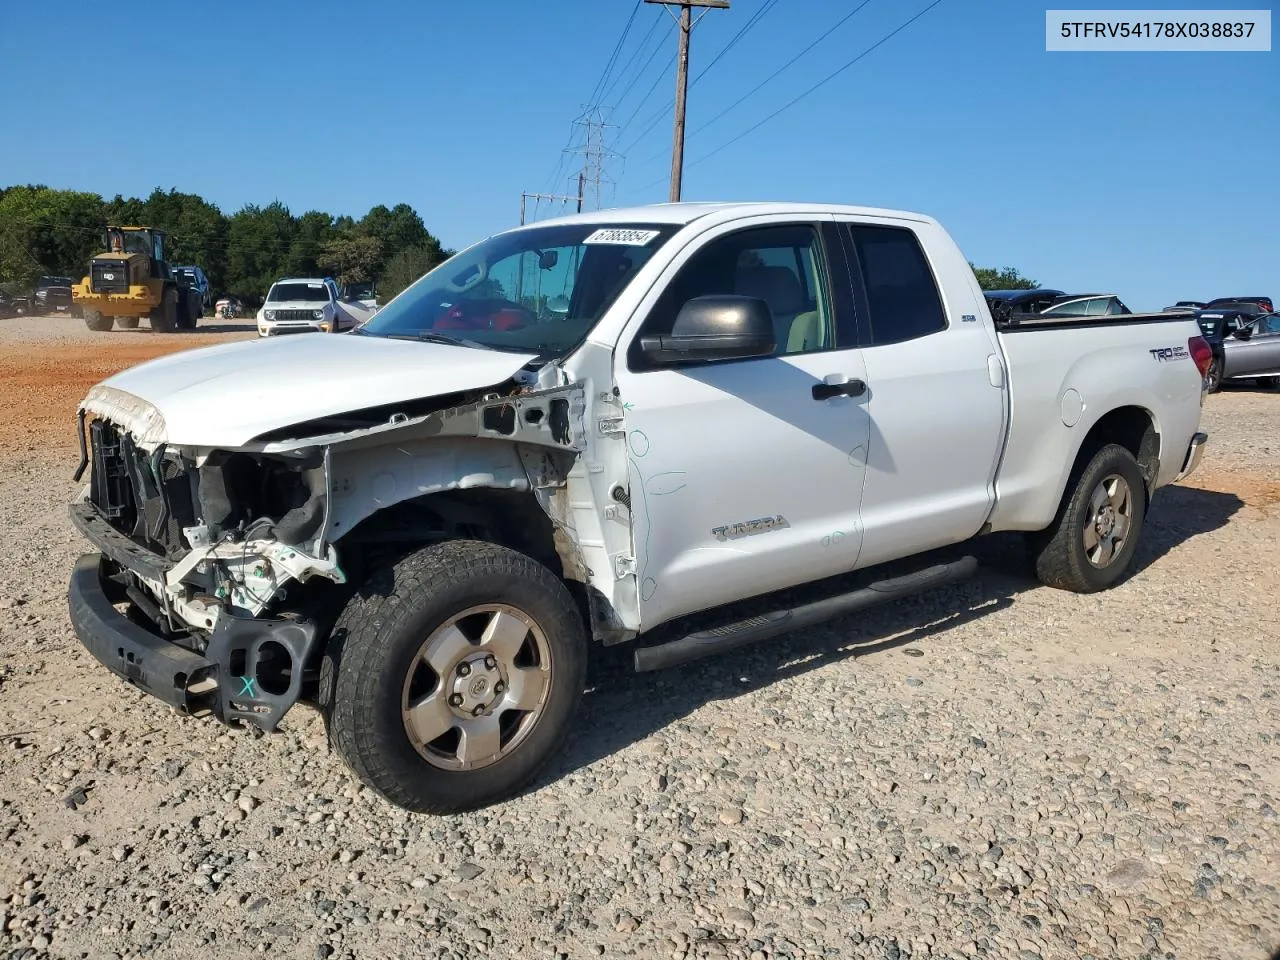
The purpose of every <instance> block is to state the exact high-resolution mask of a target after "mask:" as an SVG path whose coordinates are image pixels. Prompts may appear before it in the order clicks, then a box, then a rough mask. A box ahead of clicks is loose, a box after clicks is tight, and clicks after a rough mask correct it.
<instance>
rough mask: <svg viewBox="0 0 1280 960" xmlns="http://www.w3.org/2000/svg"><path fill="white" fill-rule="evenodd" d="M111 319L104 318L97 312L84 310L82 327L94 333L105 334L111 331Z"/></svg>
mask: <svg viewBox="0 0 1280 960" xmlns="http://www.w3.org/2000/svg"><path fill="white" fill-rule="evenodd" d="M112 322H113V321H112V318H111V317H104V316H103V315H102V314H100V313H99V312H98V311H97V310H86V311H85V312H84V325H85V326H86V327H88V328H89V329H90V330H92V331H93V332H94V333H106V332H107V331H108V330H110V329H111V325H112Z"/></svg>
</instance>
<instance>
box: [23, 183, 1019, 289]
mask: <svg viewBox="0 0 1280 960" xmlns="http://www.w3.org/2000/svg"><path fill="white" fill-rule="evenodd" d="M108 223H111V224H117V225H122V226H150V227H158V228H160V229H162V230H164V231H165V232H166V234H167V236H166V243H167V250H166V255H167V256H168V258H169V262H170V263H172V264H197V265H199V266H200V267H202V268H203V269H204V272H205V273H206V274H207V275H208V277H209V283H210V287H211V291H212V293H213V294H214V295H215V296H223V295H227V294H231V295H234V296H238V297H240V298H241V299H242V300H244V301H245V302H246V303H248V304H252V305H256V304H257V303H258V302H260V301H261V299H262V298H263V297H264V296H265V295H266V292H267V289H268V288H269V287H270V286H271V284H272V283H273V282H275V281H276V280H278V279H279V278H280V277H284V276H332V277H333V278H334V279H335V280H337V281H338V282H339V283H341V284H346V283H361V282H367V281H370V280H373V281H376V282H377V284H378V295H379V298H380V299H381V300H382V302H383V303H386V302H387V301H388V300H389V299H391V297H393V296H395V295H396V294H397V293H399V292H400V291H401V290H403V289H404V288H405V287H407V286H408V285H409V284H411V283H412V282H413V281H415V280H416V279H418V277H420V276H422V275H423V274H424V273H426V272H427V271H428V270H430V269H431V268H432V267H434V266H436V265H437V264H439V263H442V262H443V261H444V260H446V259H448V258H449V257H451V256H453V251H452V250H446V249H445V248H444V247H443V246H442V245H441V243H440V241H439V239H438V238H436V237H435V236H434V235H432V233H431V232H430V231H429V230H428V229H427V228H426V226H425V224H423V222H422V217H420V216H419V215H418V213H417V211H415V210H414V209H413V207H411V206H409V205H408V204H407V203H398V204H396V205H395V206H394V207H391V208H387V207H386V206H384V205H382V204H379V205H377V206H375V207H373V208H372V209H371V210H370V211H369V212H368V213H366V214H365V215H364V216H363V217H361V218H360V219H359V220H355V219H353V218H352V217H349V216H336V217H335V216H333V215H332V214H329V213H325V212H323V211H321V210H308V211H307V212H306V213H303V214H302V215H301V216H294V215H293V214H292V213H291V212H290V210H289V208H288V207H286V206H285V205H284V204H283V203H281V202H280V201H278V200H277V201H274V202H272V203H270V204H267V205H266V206H258V205H256V204H246V205H245V206H243V207H241V208H240V209H239V210H237V211H236V212H235V213H233V214H231V215H230V216H227V215H226V214H224V213H223V212H222V211H221V210H219V209H218V207H217V206H216V205H215V204H212V203H210V202H209V201H207V200H205V199H204V198H203V197H201V196H199V195H197V194H194V193H182V192H179V191H178V190H176V189H170V190H169V191H167V192H166V191H164V190H161V189H160V188H159V187H157V188H156V189H154V190H153V191H152V192H151V195H150V196H148V197H147V198H146V199H145V200H143V199H139V198H137V197H123V196H121V195H119V194H116V196H115V197H114V198H113V199H111V200H104V199H103V198H102V197H101V196H99V195H98V194H96V193H85V192H82V191H77V190H54V189H51V188H49V187H46V186H40V185H26V186H12V187H3V188H0V287H3V288H5V289H9V290H10V291H11V292H22V291H25V290H27V289H30V288H31V286H33V285H34V283H35V281H36V279H37V278H39V277H41V276H45V275H51V276H69V277H74V278H76V279H79V278H80V277H83V276H84V275H85V273H86V272H87V271H88V263H89V258H90V257H92V256H93V255H94V254H95V253H100V252H101V251H102V249H103V232H104V229H105V227H106V225H107V224H108ZM970 266H973V265H972V264H970ZM973 269H974V272H975V274H976V275H977V278H978V282H979V285H980V286H981V287H982V289H984V290H996V289H1030V288H1033V287H1036V286H1038V284H1037V283H1036V282H1035V281H1034V280H1031V279H1029V278H1027V277H1024V276H1022V275H1021V274H1020V273H1019V272H1018V271H1017V270H1016V269H1014V268H1013V267H1002V268H1000V269H998V270H997V269H992V268H990V267H974V268H973Z"/></svg>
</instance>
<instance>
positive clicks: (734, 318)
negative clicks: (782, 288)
mask: <svg viewBox="0 0 1280 960" xmlns="http://www.w3.org/2000/svg"><path fill="white" fill-rule="evenodd" d="M776 347H777V338H776V336H775V335H774V332H773V314H772V312H771V311H770V310H769V305H768V304H767V303H765V302H764V301H763V300H759V299H756V298H755V297H739V296H734V295H717V296H707V297H695V298H694V299H692V300H690V301H688V302H687V303H685V305H684V306H683V307H681V308H680V312H679V313H678V314H677V315H676V322H675V323H674V324H673V325H672V327H671V333H669V334H666V335H662V336H649V337H641V338H640V350H641V352H642V353H643V354H644V355H645V357H647V358H648V359H649V360H651V361H653V362H654V363H660V364H669V363H706V362H709V361H712V360H746V359H749V358H751V357H769V356H772V355H773V351H774V349H775V348H776Z"/></svg>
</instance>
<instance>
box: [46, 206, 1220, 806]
mask: <svg viewBox="0 0 1280 960" xmlns="http://www.w3.org/2000/svg"><path fill="white" fill-rule="evenodd" d="M288 283H289V284H292V285H299V284H300V285H302V286H304V287H307V288H308V289H307V290H306V291H294V290H290V291H288V293H287V297H288V299H285V297H284V296H281V297H277V298H275V299H273V300H270V301H268V306H270V305H271V303H280V302H297V301H295V300H294V299H293V298H294V297H295V295H296V294H298V293H299V292H305V293H306V294H307V295H308V296H316V297H318V296H319V294H314V293H313V292H312V289H311V286H312V284H316V285H319V281H310V280H304V281H288ZM548 290H551V291H554V294H555V297H564V298H566V300H567V302H568V304H569V305H570V306H569V309H568V310H567V311H565V312H559V311H557V310H556V309H554V308H553V307H552V306H551V304H552V301H553V300H554V299H555V298H554V297H547V296H546V295H545V294H546V292H547V291H548ZM304 302H306V303H307V304H308V305H311V304H315V303H319V302H320V301H319V300H318V299H313V300H308V301H304ZM273 309H279V308H278V307H277V308H273ZM316 309H319V308H318V307H317V308H316ZM1211 359H1212V357H1211V352H1210V350H1209V347H1208V345H1207V344H1206V343H1205V341H1204V338H1203V337H1202V336H1201V335H1200V330H1199V327H1198V326H1197V325H1196V323H1195V321H1193V320H1191V319H1189V318H1184V317H1177V316H1169V315H1165V314H1147V315H1134V316H1132V317H1125V316H1122V317H1117V318H1115V320H1114V321H1113V322H1110V323H1107V324H1104V325H1095V324H1094V323H1093V322H1092V320H1091V318H1090V317H1087V316H1086V317H1084V318H1079V319H1073V318H1069V317H1064V318H1047V317H1040V318H1038V319H1034V320H1031V321H1025V322H1021V323H1019V324H1017V325H1004V324H997V323H995V322H994V321H993V320H992V317H991V314H990V312H989V310H988V308H987V305H986V301H985V299H984V297H983V294H982V291H981V289H980V288H979V286H978V281H977V278H976V277H975V275H974V273H973V270H972V269H971V268H970V267H969V265H968V263H967V262H966V259H965V257H964V255H963V254H962V253H961V251H960V249H959V248H958V247H957V246H956V244H955V242H954V241H953V240H952V239H951V237H950V236H949V235H948V234H947V232H946V231H945V230H944V229H943V228H942V227H941V226H940V225H939V224H938V223H937V221H936V220H934V219H932V218H930V217H928V216H924V215H921V214H915V213H903V212H898V211H888V210H873V209H868V208H862V207H847V206H836V205H825V204H792V203H785V204H784V203H749V204H735V203H730V204H711V203H683V204H681V203H677V204H657V205H653V206H646V207H640V208H635V209H631V210H605V211H595V212H591V213H582V214H577V215H574V216H569V217H564V218H561V219H556V220H549V221H541V222H538V223H535V224H530V225H527V226H523V227H520V228H517V229H514V230H510V231H507V232H503V233H499V234H496V235H494V236H490V237H489V238H488V239H485V240H483V241H481V242H479V243H477V244H475V245H474V246H472V247H470V248H469V249H467V250H465V251H463V252H462V253H459V254H457V255H456V256H455V257H453V258H452V259H451V260H449V261H448V262H446V263H444V264H441V265H440V266H438V267H436V268H435V269H434V270H432V271H431V272H430V273H428V274H426V275H425V276H424V277H423V278H421V279H420V280H419V281H418V282H417V283H415V284H414V285H413V286H411V287H410V288H409V289H407V290H406V291H404V292H403V293H402V294H400V295H399V296H397V297H396V298H395V299H394V300H393V301H391V302H390V303H388V304H387V305H386V306H385V307H383V308H382V309H381V310H380V311H379V312H378V313H377V314H376V315H375V316H374V317H373V318H372V319H371V320H370V321H369V322H368V323H367V324H365V325H364V326H363V327H362V328H361V329H360V330H359V331H358V332H356V333H353V334H350V335H347V336H344V337H343V338H342V339H341V340H339V339H338V338H336V337H323V336H319V337H306V338H302V339H289V338H284V339H281V340H274V341H267V342H239V343H226V344H221V345H219V346H216V347H209V348H206V349H201V350H188V351H184V352H181V353H176V354H171V355H168V356H165V357H162V358H159V359H156V360H152V361H150V362H148V363H144V364H142V365H140V366H136V367H134V368H132V369H129V370H125V371H123V372H120V373H117V374H115V375H114V376H112V377H110V378H109V379H107V380H105V381H103V382H102V383H101V384H99V385H97V386H95V387H93V388H92V389H91V390H90V391H89V394H88V396H87V397H86V398H85V400H84V401H83V402H82V404H81V407H80V411H81V425H80V426H81V430H82V431H86V432H87V436H85V437H84V440H83V443H84V447H83V449H84V451H85V452H84V454H83V457H82V463H81V466H80V469H79V470H78V471H77V473H76V475H75V479H76V480H77V481H78V480H79V479H80V478H81V476H83V474H84V472H85V470H86V469H88V468H89V464H92V473H91V474H90V478H89V483H88V486H87V488H86V494H85V497H84V499H83V500H82V501H80V502H78V503H75V504H74V505H73V506H72V508H71V517H72V519H73V521H74V523H75V526H76V527H77V529H78V530H79V531H80V533H81V535H82V536H84V537H85V538H86V539H87V540H88V541H89V542H90V543H91V544H93V551H92V552H91V553H88V554H87V555H85V556H84V557H82V558H81V559H80V561H79V562H78V563H77V564H76V566H75V568H74V571H73V573H72V576H71V582H70V587H69V609H70V616H71V621H72V623H73V625H74V627H75V631H76V633H77V634H78V636H79V637H80V639H81V641H82V642H83V643H84V645H85V646H86V647H87V649H88V650H89V651H90V652H91V653H92V654H93V655H94V656H95V657H96V658H97V659H99V660H100V661H101V662H102V663H103V664H104V665H105V666H106V667H108V668H109V669H111V670H113V671H115V672H116V673H118V674H120V675H121V676H123V677H125V678H126V679H128V680H129V681H131V682H132V683H133V684H135V685H136V686H138V687H139V688H141V689H143V690H145V691H147V692H149V693H151V694H154V695H155V696H157V697H159V698H161V699H162V700H164V701H166V702H168V703H170V704H172V705H175V706H177V707H178V708H179V710H181V711H185V712H188V713H195V714H201V715H203V714H212V715H214V716H216V717H218V718H220V719H222V720H224V721H226V722H229V723H236V724H251V725H254V726H257V727H258V728H260V729H263V730H268V731H269V730H273V729H275V728H276V726H277V725H278V724H279V723H280V720H281V717H282V716H285V715H286V713H287V711H288V710H289V709H291V708H292V706H293V705H294V704H295V703H297V702H298V700H299V699H302V698H305V699H307V700H309V701H311V702H314V703H316V704H318V705H319V708H320V709H321V710H322V711H323V712H324V714H325V716H326V730H327V731H328V735H329V736H330V738H331V742H332V743H333V744H334V745H335V746H336V749H337V750H338V752H339V753H340V754H341V756H343V757H344V758H345V759H346V761H347V763H348V764H349V765H350V767H351V769H352V770H353V771H354V772H355V774H356V775H357V776H358V777H359V778H360V779H361V780H363V781H364V782H365V783H367V784H369V785H370V786H371V787H372V788H373V789H374V790H375V791H377V792H379V793H380V794H381V795H382V796H383V797H385V798H388V799H389V800H390V801H392V802H393V803H395V804H398V805H400V806H403V807H406V808H408V809H412V810H418V811H430V812H437V813H438V812H445V811H457V810H466V809H473V808H475V807H478V806H483V805H485V804H488V803H492V802H496V801H498V800H501V799H503V798H506V797H509V796H511V795H512V794H513V793H514V792H515V791H517V790H519V789H520V788H521V787H522V786H523V785H524V784H526V783H528V782H529V780H530V779H531V778H532V777H533V776H534V775H535V774H536V773H537V771H538V770H539V769H540V768H542V767H543V765H544V764H545V763H547V762H548V761H549V760H550V758H551V757H552V756H553V755H555V753H556V752H557V750H558V748H559V745H560V744H561V743H562V742H563V740H564V737H565V736H566V734H567V733H568V731H569V729H570V727H571V725H572V724H573V723H574V717H575V709H576V705H577V703H578V701H579V698H580V696H581V694H582V690H583V684H584V677H585V670H586V663H587V657H588V651H589V646H590V643H591V641H592V640H594V641H596V642H598V643H601V644H610V645H612V644H620V643H633V644H634V645H635V647H636V649H635V665H636V668H637V669H639V670H652V669H658V668H662V667H669V666H674V665H677V664H682V663H687V662H689V661H692V660H696V659H698V658H700V657H704V656H707V655H709V654H712V653H716V652H721V651H725V650H731V649H734V648H736V647H740V646H742V645H744V644H747V643H750V642H755V641H760V640H763V639H765V638H767V637H771V636H776V635H778V634H780V633H784V632H787V631H790V630H795V629H799V628H801V627H804V626H807V625H810V624H813V623H815V622H818V621H821V620H825V619H828V618H830V617H832V616H836V615H842V614H847V613H850V612H852V611H856V610H860V609H863V608H865V607H869V606H872V605H874V604H877V603H882V602H885V601H887V600H891V599H895V598H899V597H903V596H906V595H909V594H912V593H917V592H919V591H922V590H925V589H928V588H930V587H933V586H937V585H940V584H944V583H949V582H952V581H954V580H958V579H961V578H964V577H966V576H968V575H970V574H971V573H972V572H973V570H974V569H975V567H976V565H977V561H976V560H975V559H974V558H973V557H972V556H969V555H965V554H964V553H963V547H962V546H961V545H963V544H965V543H966V542H967V541H969V540H971V539H972V538H974V537H977V536H979V535H981V534H985V533H989V532H996V531H1021V532H1023V533H1024V534H1026V535H1027V537H1028V540H1029V544H1030V548H1031V555H1032V557H1033V558H1034V568H1035V570H1036V572H1037V575H1038V576H1039V577H1040V579H1041V580H1042V581H1043V582H1044V583H1046V584H1049V585H1051V586H1053V587H1057V588H1061V589H1066V590H1072V591H1081V592H1091V591H1097V590H1102V589H1106V588H1108V587H1110V586H1112V585H1114V584H1116V583H1118V582H1119V581H1120V580H1121V579H1122V578H1123V577H1124V576H1126V575H1127V574H1128V573H1129V572H1130V571H1131V570H1132V568H1133V563H1134V558H1135V555H1136V552H1137V550H1138V548H1139V542H1140V540H1141V537H1142V535H1143V531H1144V521H1145V517H1146V513H1147V504H1148V501H1149V498H1150V496H1151V495H1152V494H1153V493H1154V492H1155V491H1156V490H1157V489H1158V488H1161V487H1164V486H1165V485H1167V484H1170V483H1173V482H1175V481H1177V480H1178V479H1180V478H1182V477H1185V476H1186V475H1187V474H1188V473H1190V472H1191V471H1193V470H1194V469H1196V467H1197V464H1198V463H1199V462H1200V458H1201V456H1202V453H1203V450H1204V445H1205V442H1206V436H1205V434H1204V433H1203V432H1201V431H1200V427H1199V423H1200V415H1201V406H1202V403H1203V397H1204V393H1203V390H1204V380H1203V378H1204V373H1205V371H1206V370H1207V368H1208V365H1209V364H1210V362H1211ZM157 476H160V477H163V478H165V481H166V482H165V483H163V484H155V483H152V482H151V481H150V479H149V478H153V477H157ZM183 479H186V480H189V481H190V482H186V483H184V482H182V480H183ZM938 551H943V553H939V552H938ZM890 562H894V563H895V567H894V568H890V570H891V571H892V572H889V571H887V569H886V567H885V566H884V565H885V564H886V563H890ZM116 604H119V605H121V606H124V605H126V604H127V605H128V613H125V612H122V611H121V610H120V609H117V606H116ZM699 676H701V673H700V672H699V671H698V670H697V669H693V670H687V671H681V672H680V673H679V674H678V677H677V679H678V680H679V681H680V682H693V683H696V682H697V678H698V677H699ZM173 722H175V723H178V722H181V721H179V720H174V721H173Z"/></svg>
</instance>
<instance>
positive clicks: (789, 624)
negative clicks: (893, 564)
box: [635, 557, 978, 673]
mask: <svg viewBox="0 0 1280 960" xmlns="http://www.w3.org/2000/svg"><path fill="white" fill-rule="evenodd" d="M977 569H978V561H977V558H975V557H961V558H960V559H958V560H953V561H951V562H950V563H940V564H937V565H935V566H932V567H926V568H925V569H923V570H918V571H916V572H915V573H909V574H906V575H905V576H901V577H893V578H892V579H889V580H879V581H877V582H875V583H872V584H870V585H869V586H866V587H863V588H862V589H860V590H854V591H853V592H852V593H842V594H839V595H838V596H834V597H827V598H826V599H823V600H816V601H814V602H813V603H806V604H803V605H801V606H798V607H792V608H790V609H787V610H774V611H771V612H769V613H766V614H762V615H760V616H756V617H749V618H748V619H746V620H741V621H739V622H738V623H731V624H728V625H726V626H723V627H715V628H713V629H711V630H703V631H700V632H698V633H691V634H689V635H688V636H687V637H682V638H680V639H679V640H672V641H670V642H669V643H661V644H657V645H655V646H652V647H638V648H637V649H636V652H635V664H636V671H637V672H640V673H643V672H645V671H648V670H663V669H665V668H667V667H674V666H676V665H677V664H680V663H688V662H689V661H691V660H701V659H702V658H703V657H709V656H711V655H712V654H716V653H723V652H724V651H726V650H733V649H735V648H737V647H744V646H746V645H747V644H749V643H755V642H756V641H757V640H765V639H767V638H769V637H776V636H777V635H778V634H780V633H788V632H790V631H792V630H800V629H803V628H804V627H809V626H813V625H814V624H815V623H822V622H823V621H825V620H831V619H833V618H835V617H842V616H844V615H845V614H849V613H854V612H856V611H858V610H865V609H867V608H868V607H875V606H879V605H880V604H882V603H891V602H893V601H894V600H901V599H902V598H903V597H909V596H911V595H913V594H916V593H922V592H924V591H925V590H932V589H934V588H935V587H941V586H945V585H946V584H949V583H956V582H957V581H960V580H967V579H968V578H969V577H971V576H973V574H974V572H975V571H976V570H977Z"/></svg>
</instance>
